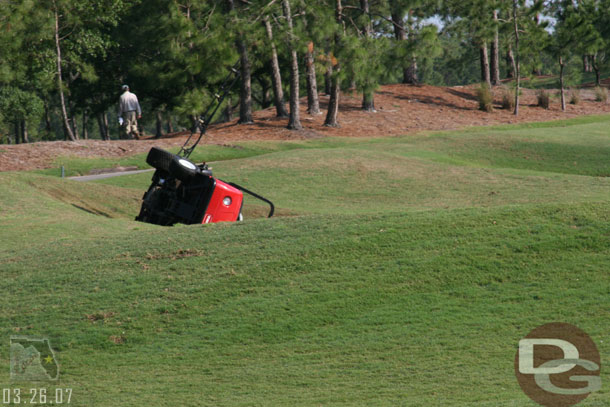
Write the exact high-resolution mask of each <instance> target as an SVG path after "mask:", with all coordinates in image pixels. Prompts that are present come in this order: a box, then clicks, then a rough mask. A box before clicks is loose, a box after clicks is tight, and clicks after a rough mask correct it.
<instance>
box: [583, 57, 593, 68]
mask: <svg viewBox="0 0 610 407" xmlns="http://www.w3.org/2000/svg"><path fill="white" fill-rule="evenodd" d="M582 70H583V72H591V67H590V66H589V56H588V55H583V56H582Z"/></svg>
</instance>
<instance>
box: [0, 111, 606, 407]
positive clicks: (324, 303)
mask: <svg viewBox="0 0 610 407" xmlns="http://www.w3.org/2000/svg"><path fill="white" fill-rule="evenodd" d="M609 124H610V119H609V118H608V117H597V118H588V119H583V120H576V121H569V122H557V123H549V124H544V125H537V126H528V125H522V126H512V127H511V126H502V127H494V128H486V129H470V130H467V131H459V132H445V133H434V134H432V133H431V134H420V135H416V136H405V137H395V138H381V139H356V140H355V139H318V140H311V141H299V142H266V143H251V144H249V143H240V146H242V147H243V151H245V152H248V154H245V153H244V155H242V156H230V155H225V156H221V155H220V153H218V152H217V153H218V154H219V155H217V156H214V157H215V158H214V160H212V159H210V158H207V157H206V152H207V151H208V150H206V149H207V147H204V148H202V149H200V150H198V152H197V154H198V155H197V157H195V158H197V160H203V159H207V160H208V161H216V162H214V163H213V164H212V167H213V169H214V173H215V175H216V176H217V177H219V178H221V179H225V180H227V181H235V182H237V183H239V184H243V185H244V186H247V187H249V188H251V189H253V190H254V191H257V192H260V193H261V194H263V195H265V196H268V197H269V198H271V199H272V200H273V201H274V203H275V204H276V206H277V208H278V212H279V215H280V216H277V217H275V218H272V219H264V218H263V217H262V216H263V211H262V210H261V208H262V207H261V206H260V205H259V204H258V203H256V202H253V201H250V200H248V202H247V205H246V211H245V214H246V221H245V222H241V223H225V224H211V225H205V226H184V225H182V226H180V225H179V226H176V227H172V228H163V227H157V226H154V225H148V224H142V223H137V222H134V221H133V220H132V219H133V218H134V217H135V215H136V214H137V212H138V210H139V200H140V199H141V196H142V194H143V192H144V190H145V189H146V188H147V186H148V184H149V182H150V177H151V173H144V174H138V175H131V176H124V177H117V178H111V179H105V180H101V181H98V182H94V183H79V182H75V181H71V180H66V179H60V178H58V177H56V176H48V175H41V174H36V173H1V174H0V185H1V186H2V191H3V193H2V194H0V230H1V231H0V241H1V242H2V245H1V250H0V264H1V266H0V267H1V270H2V277H3V278H2V280H1V284H2V285H3V287H2V288H3V290H2V292H3V294H4V295H3V296H2V299H1V300H0V303H1V306H2V308H1V309H2V310H3V312H2V313H0V320H1V323H0V338H5V340H4V341H2V340H0V363H1V364H2V366H4V367H3V369H4V371H5V372H6V374H5V375H4V376H2V375H1V374H0V382H1V384H2V386H3V388H14V387H21V388H22V389H29V388H31V387H32V385H31V384H18V383H17V384H16V383H10V382H9V380H8V371H9V337H10V335H15V334H19V335H36V336H46V337H48V338H49V339H50V340H51V345H52V346H53V348H54V350H55V351H56V355H57V358H58V360H59V363H60V383H57V384H56V385H52V386H47V387H48V388H49V390H48V391H49V392H51V391H52V390H53V389H54V388H55V386H58V387H60V388H72V389H73V395H72V404H71V405H78V406H140V405H141V406H201V405H206V406H287V405H299V406H301V405H302V406H334V405H350V406H368V405H373V406H377V405H380V406H402V405H404V406H489V407H491V406H533V405H535V404H534V403H533V402H531V401H530V400H529V399H528V398H527V396H526V395H525V394H524V393H523V392H522V391H521V389H520V387H519V385H518V383H517V380H516V379H515V375H514V369H513V362H514V357H515V353H516V351H517V344H518V341H519V340H520V339H521V338H523V337H524V336H525V335H527V334H528V333H529V332H530V331H531V330H532V329H534V328H535V327H537V326H539V325H542V324H544V323H548V322H555V321H561V322H567V323H572V324H574V325H577V326H579V327H580V328H582V329H583V330H585V331H586V332H587V333H588V334H590V335H591V337H592V338H593V340H594V341H595V343H596V345H597V346H598V349H599V351H600V353H601V356H602V365H603V366H602V390H601V391H600V392H597V393H594V394H592V395H591V396H590V397H589V398H588V399H587V400H585V401H584V402H583V403H582V404H581V405H583V406H599V407H601V406H607V405H608V404H609V403H610V390H609V387H608V381H609V380H610V375H608V371H607V368H606V367H605V366H604V363H606V364H607V363H608V360H609V357H610V340H609V338H608V334H609V332H610V331H609V330H608V322H609V318H610V313H609V310H610V273H609V271H608V270H609V265H610V244H609V242H610V178H608V175H610V164H609V162H608V157H610V156H609V155H608V154H609V152H610V132H608V130H606V129H607V128H608V125H609ZM225 148H226V147H225ZM233 149H234V150H240V149H235V148H233ZM240 151H242V150H240ZM214 154H216V153H214ZM142 161H143V157H136V158H134V162H136V163H137V165H141V166H142V167H144V166H145V165H144V164H143V163H142ZM81 165H82V167H81V168H91V166H92V165H97V164H96V163H92V162H86V161H85V162H83V163H82V164H81ZM36 386H38V387H41V386H43V387H44V386H46V385H45V384H37V385H36Z"/></svg>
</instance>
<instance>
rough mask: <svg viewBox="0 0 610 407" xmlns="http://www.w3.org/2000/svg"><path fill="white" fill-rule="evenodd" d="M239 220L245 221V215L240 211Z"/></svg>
mask: <svg viewBox="0 0 610 407" xmlns="http://www.w3.org/2000/svg"><path fill="white" fill-rule="evenodd" d="M237 221H238V222H243V221H244V215H243V214H242V213H241V212H240V213H239V215H237Z"/></svg>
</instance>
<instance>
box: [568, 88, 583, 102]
mask: <svg viewBox="0 0 610 407" xmlns="http://www.w3.org/2000/svg"><path fill="white" fill-rule="evenodd" d="M581 100H582V99H581V98H580V89H578V88H572V89H570V104H571V105H579V104H580V102H581Z"/></svg>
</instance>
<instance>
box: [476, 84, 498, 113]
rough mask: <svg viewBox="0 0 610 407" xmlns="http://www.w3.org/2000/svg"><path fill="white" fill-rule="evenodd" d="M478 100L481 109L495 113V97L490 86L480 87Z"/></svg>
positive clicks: (482, 85)
mask: <svg viewBox="0 0 610 407" xmlns="http://www.w3.org/2000/svg"><path fill="white" fill-rule="evenodd" d="M477 99H478V101H479V109H481V110H483V111H485V112H493V110H494V106H493V103H494V96H493V93H492V92H491V87H490V86H489V85H488V84H486V83H482V84H481V86H479V89H477Z"/></svg>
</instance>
